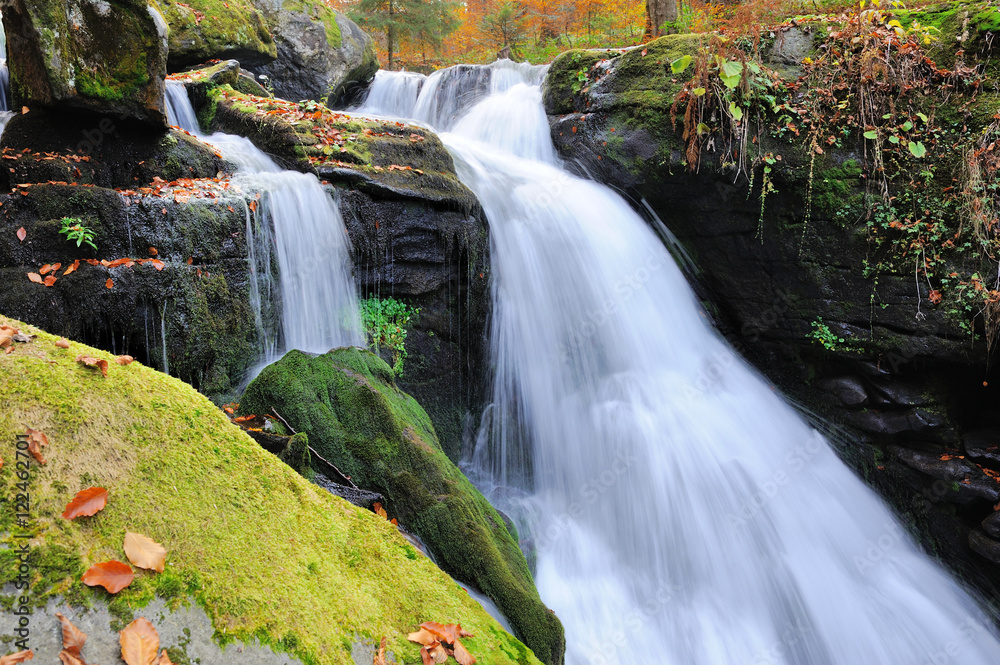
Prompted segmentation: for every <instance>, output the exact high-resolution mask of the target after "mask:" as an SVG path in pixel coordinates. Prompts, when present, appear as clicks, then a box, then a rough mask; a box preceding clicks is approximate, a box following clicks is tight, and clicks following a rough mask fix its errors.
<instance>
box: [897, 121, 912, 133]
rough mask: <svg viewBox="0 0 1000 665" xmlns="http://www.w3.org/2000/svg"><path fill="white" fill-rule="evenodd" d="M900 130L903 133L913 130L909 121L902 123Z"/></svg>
mask: <svg viewBox="0 0 1000 665" xmlns="http://www.w3.org/2000/svg"><path fill="white" fill-rule="evenodd" d="M900 129H902V130H903V131H904V132H908V131H910V130H911V129H913V123H912V122H910V121H909V120H907V121H906V122H904V123H903V124H902V126H901V127H900Z"/></svg>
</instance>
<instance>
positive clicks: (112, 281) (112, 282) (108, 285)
mask: <svg viewBox="0 0 1000 665" xmlns="http://www.w3.org/2000/svg"><path fill="white" fill-rule="evenodd" d="M104 286H106V287H108V288H109V289H113V288H115V282H114V280H113V279H111V278H110V277H108V281H106V282H104Z"/></svg>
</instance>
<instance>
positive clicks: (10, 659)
mask: <svg viewBox="0 0 1000 665" xmlns="http://www.w3.org/2000/svg"><path fill="white" fill-rule="evenodd" d="M34 657H35V652H34V651H32V650H31V649H25V650H24V651H18V652H17V653H12V654H10V655H8V656H4V657H2V658H0V665H17V664H18V663H23V662H24V661H26V660H31V659H32V658H34Z"/></svg>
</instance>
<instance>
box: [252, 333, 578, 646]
mask: <svg viewBox="0 0 1000 665" xmlns="http://www.w3.org/2000/svg"><path fill="white" fill-rule="evenodd" d="M271 409H276V410H277V411H278V412H279V413H280V414H281V415H282V417H283V418H285V419H286V420H287V421H288V422H289V424H291V426H292V427H294V428H295V429H296V430H297V431H300V432H305V433H307V434H308V436H309V442H310V445H311V446H312V447H313V448H314V449H316V451H317V452H318V453H319V454H320V455H322V456H323V457H324V458H326V459H328V460H330V461H331V462H333V463H334V464H336V465H337V466H338V467H339V468H340V469H341V470H342V471H343V472H344V473H346V474H347V475H349V476H351V477H352V478H353V480H354V481H355V482H356V483H357V484H358V485H359V486H360V487H363V488H365V489H369V490H374V491H377V492H380V493H382V494H383V495H385V496H386V498H387V499H388V510H389V512H390V515H391V516H394V517H398V518H399V520H400V522H401V523H402V524H403V525H404V526H406V527H407V528H409V529H412V530H413V531H415V532H416V533H417V534H418V535H419V536H420V537H421V538H422V539H423V540H424V542H426V543H427V545H428V546H429V547H430V549H431V551H432V552H433V553H434V555H435V556H436V557H437V560H438V561H439V562H440V564H441V566H442V568H444V570H446V571H448V572H449V573H451V574H452V575H454V576H455V577H456V578H458V579H460V580H465V581H468V582H469V583H471V584H474V585H475V586H477V587H478V588H479V589H481V590H482V591H483V592H484V593H486V594H487V595H488V596H490V597H491V598H492V599H493V600H494V601H495V602H496V603H497V605H498V606H499V607H500V609H501V610H502V611H503V612H504V614H505V615H506V617H507V618H508V619H509V620H510V622H511V624H512V625H513V626H514V629H515V630H516V631H517V633H518V635H519V636H520V637H521V639H522V640H523V641H524V643H525V644H526V645H528V646H529V647H530V648H531V649H532V651H534V653H535V655H536V656H538V658H539V659H540V660H542V661H543V662H546V663H560V662H562V657H563V652H564V637H563V630H562V625H561V624H560V623H559V620H558V619H557V618H556V617H555V615H554V614H552V613H551V612H550V611H549V610H548V609H546V607H545V606H544V605H543V604H542V602H541V600H540V599H539V597H538V592H537V590H536V589H535V586H534V583H533V581H532V578H531V574H530V572H529V571H528V565H527V562H526V561H525V559H524V556H523V555H522V554H521V551H520V549H518V545H517V541H516V539H515V537H514V536H512V534H511V533H510V531H508V529H507V527H506V526H505V525H504V521H503V519H502V518H501V517H500V515H499V514H498V513H497V512H496V510H494V509H493V507H492V506H490V504H489V502H487V501H486V499H485V498H484V497H483V496H482V495H481V494H480V493H479V492H478V491H477V490H476V489H475V487H473V486H472V484H471V483H470V482H469V480H468V479H467V478H466V477H465V476H464V475H463V474H462V472H461V471H459V469H458V468H457V467H456V466H455V465H454V464H452V462H451V461H450V460H449V459H448V458H447V456H446V455H445V454H444V452H443V451H442V450H441V447H440V445H439V443H438V440H437V437H436V435H435V433H434V429H433V426H432V425H431V422H430V419H429V418H428V416H427V414H426V413H425V412H424V410H423V409H422V408H420V405H419V404H417V402H416V401H415V400H414V399H413V398H412V397H410V396H409V395H407V394H405V393H403V392H402V391H400V390H398V389H397V388H396V387H395V385H394V383H393V374H392V370H391V369H390V368H389V366H388V365H387V364H386V363H385V362H384V361H382V360H381V359H380V358H378V357H377V356H375V355H374V354H372V353H369V352H367V351H363V350H360V349H356V348H345V349H336V350H334V351H331V352H329V353H327V354H324V355H321V356H317V357H311V356H308V355H306V354H304V353H302V352H300V351H290V352H289V353H288V354H286V355H285V357H284V358H282V359H281V360H280V361H279V362H277V363H274V364H273V365H270V366H269V367H267V368H266V369H265V370H264V371H263V372H261V374H260V376H258V377H257V378H256V379H254V381H253V382H251V383H250V385H249V386H248V388H247V390H246V393H245V394H244V395H243V397H242V399H241V401H240V410H241V411H242V412H244V413H268V412H269V411H270V410H271Z"/></svg>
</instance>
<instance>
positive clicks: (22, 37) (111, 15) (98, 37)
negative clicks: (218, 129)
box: [3, 0, 168, 129]
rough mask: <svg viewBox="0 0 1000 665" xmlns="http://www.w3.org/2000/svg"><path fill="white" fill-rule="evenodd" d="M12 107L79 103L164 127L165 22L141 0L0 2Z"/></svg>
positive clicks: (78, 106) (65, 107) (76, 106)
mask: <svg viewBox="0 0 1000 665" xmlns="http://www.w3.org/2000/svg"><path fill="white" fill-rule="evenodd" d="M3 25H4V30H5V31H6V34H7V46H8V52H9V53H10V54H11V57H10V59H9V60H8V66H9V68H10V76H11V84H12V94H13V101H14V104H15V108H16V107H21V106H28V107H35V106H43V107H48V108H52V109H58V110H70V109H72V110H77V109H84V110H89V111H93V112H96V113H101V114H103V115H105V116H112V115H113V116H115V117H117V118H119V119H126V118H131V119H135V120H139V121H142V122H145V123H147V124H151V125H154V126H156V127H162V128H164V129H165V128H166V127H167V116H166V107H165V102H164V83H163V79H164V76H166V72H167V34H168V29H167V24H166V22H165V21H164V19H163V17H162V16H161V15H160V13H159V12H158V11H156V10H155V9H153V8H152V7H150V6H149V5H147V4H146V0H114V1H111V0H49V1H47V2H37V1H36V0H31V1H29V0H12V1H11V2H9V3H4V11H3Z"/></svg>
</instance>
